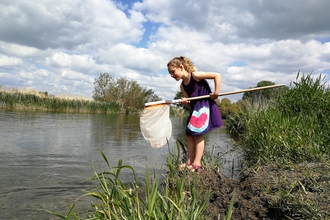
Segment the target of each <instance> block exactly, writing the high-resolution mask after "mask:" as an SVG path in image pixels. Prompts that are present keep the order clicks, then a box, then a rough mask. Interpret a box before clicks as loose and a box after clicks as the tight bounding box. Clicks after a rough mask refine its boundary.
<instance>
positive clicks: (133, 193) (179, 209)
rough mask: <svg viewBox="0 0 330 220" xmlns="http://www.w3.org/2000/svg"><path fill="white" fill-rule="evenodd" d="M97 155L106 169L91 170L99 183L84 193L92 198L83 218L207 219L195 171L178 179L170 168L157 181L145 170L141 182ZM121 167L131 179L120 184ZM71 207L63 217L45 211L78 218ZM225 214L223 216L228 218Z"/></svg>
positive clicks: (64, 217)
mask: <svg viewBox="0 0 330 220" xmlns="http://www.w3.org/2000/svg"><path fill="white" fill-rule="evenodd" d="M101 155H102V157H103V159H104V161H105V162H106V164H107V167H108V169H109V170H108V171H102V172H97V171H94V176H93V177H92V178H91V179H92V180H94V181H97V183H98V185H99V186H98V188H97V189H96V190H94V191H90V192H86V193H85V195H84V196H91V197H93V198H94V199H95V201H94V202H93V203H92V209H91V210H89V211H88V213H87V214H86V217H85V218H83V219H178V220H192V219H207V217H206V216H205V210H206V206H207V204H208V201H209V195H208V194H200V191H198V188H197V174H195V175H193V177H192V181H186V178H188V171H187V170H185V171H184V172H182V173H181V174H180V175H181V176H180V177H179V178H178V176H177V172H178V171H177V170H171V171H170V173H171V175H169V177H170V178H166V180H165V181H164V182H163V183H160V181H159V178H156V176H155V174H154V175H150V173H149V171H148V169H146V173H145V180H144V183H142V184H141V183H139V180H138V178H137V175H136V173H135V171H134V169H133V168H132V167H131V166H126V165H123V163H122V161H121V160H119V162H118V164H117V166H115V167H112V166H111V165H110V163H109V161H108V159H107V157H106V156H105V155H104V154H103V153H102V152H101ZM170 157H171V156H169V158H170ZM172 159H173V158H172ZM168 161H169V162H170V164H169V167H173V164H172V162H171V159H169V160H168ZM124 169H127V170H129V171H131V172H132V174H133V177H134V178H133V181H132V182H130V183H123V182H122V180H121V179H120V174H121V172H122V171H123V170H124ZM94 170H95V169H94ZM174 176H175V178H173V177H174ZM74 206H75V205H73V206H71V207H70V210H69V212H68V214H67V215H65V216H64V215H61V214H58V213H55V212H50V211H49V213H51V214H52V215H55V216H57V217H59V218H62V219H80V218H79V217H78V215H77V214H76V213H75V211H74ZM232 206H233V202H232V203H231V207H230V209H229V211H228V213H229V214H228V215H231V212H232ZM228 215H227V218H226V219H230V216H229V218H228Z"/></svg>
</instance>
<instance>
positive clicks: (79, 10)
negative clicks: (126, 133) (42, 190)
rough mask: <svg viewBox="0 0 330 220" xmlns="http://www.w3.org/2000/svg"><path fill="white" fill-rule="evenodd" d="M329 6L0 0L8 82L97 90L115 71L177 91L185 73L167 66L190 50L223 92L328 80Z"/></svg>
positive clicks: (0, 72) (65, 90)
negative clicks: (174, 73)
mask: <svg viewBox="0 0 330 220" xmlns="http://www.w3.org/2000/svg"><path fill="white" fill-rule="evenodd" d="M329 8H330V1H327V0H290V1H287V0H276V1H273V0H235V1H233V0H232V1H230V0H208V1H202V0H140V1H134V0H126V1H125V0H122V1H119V0H116V1H112V0H70V1H67V0H56V1H53V0H0V11H1V13H0V86H2V87H3V88H11V89H13V88H15V89H20V88H25V89H33V90H35V91H47V92H48V93H49V94H54V95H73V96H78V97H83V98H92V95H93V89H94V82H95V79H97V78H98V77H99V76H100V74H101V73H108V74H109V75H110V76H112V77H113V78H116V79H118V78H120V77H125V78H126V79H128V80H134V81H136V82H137V83H138V84H139V85H140V86H142V87H145V88H148V89H152V90H153V91H154V92H155V93H156V94H157V95H158V96H160V97H161V98H162V99H173V98H174V96H175V94H176V93H177V92H178V91H179V87H180V86H179V85H180V82H177V81H175V80H174V79H173V78H171V77H170V75H169V74H168V72H167V66H166V65H167V63H168V61H169V60H170V59H172V58H173V57H176V56H181V55H182V56H186V57H188V58H189V59H190V60H192V61H193V62H194V64H195V65H196V67H197V68H198V70H200V71H212V72H218V73H220V74H221V78H222V81H221V88H220V92H230V91H236V90H240V89H246V88H249V87H254V86H256V85H257V83H258V82H260V81H262V80H267V81H271V82H274V83H276V84H282V83H283V84H286V85H287V86H290V83H292V82H293V81H296V77H297V73H298V72H300V73H301V74H310V73H312V74H313V75H315V76H320V75H322V77H326V78H325V81H326V83H327V80H329V78H328V75H329V74H330V22H329V21H330V13H329ZM210 84H211V85H212V84H213V82H212V81H210ZM226 98H229V99H230V100H232V101H233V102H235V101H237V100H239V99H240V98H241V95H233V96H228V97H226Z"/></svg>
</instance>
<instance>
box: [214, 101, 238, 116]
mask: <svg viewBox="0 0 330 220" xmlns="http://www.w3.org/2000/svg"><path fill="white" fill-rule="evenodd" d="M219 109H220V112H221V116H222V117H224V118H226V117H227V116H228V115H230V114H234V113H236V112H238V106H237V105H236V104H232V103H231V101H230V99H228V98H223V99H222V100H221V102H220V107H219Z"/></svg>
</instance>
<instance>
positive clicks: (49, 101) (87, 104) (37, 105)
mask: <svg viewBox="0 0 330 220" xmlns="http://www.w3.org/2000/svg"><path fill="white" fill-rule="evenodd" d="M0 108H4V109H26V110H50V111H60V112H78V113H119V112H120V111H121V105H120V104H119V103H116V102H96V101H91V100H84V99H68V98H58V97H54V96H52V95H47V94H44V93H42V94H41V93H27V92H20V91H5V90H4V91H0Z"/></svg>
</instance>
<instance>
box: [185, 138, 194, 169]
mask: <svg viewBox="0 0 330 220" xmlns="http://www.w3.org/2000/svg"><path fill="white" fill-rule="evenodd" d="M187 144H188V160H187V164H190V163H193V162H194V160H195V154H196V142H195V137H194V136H187Z"/></svg>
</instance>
